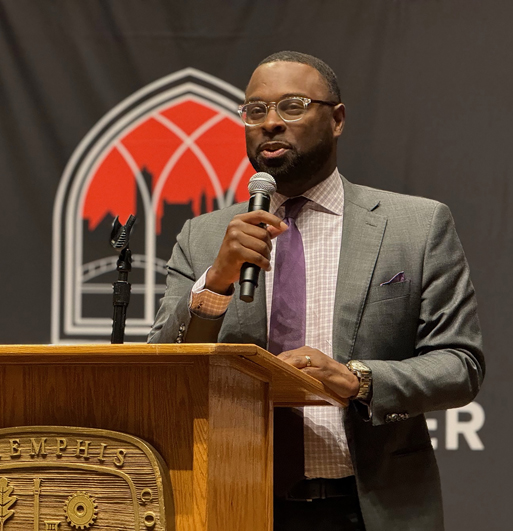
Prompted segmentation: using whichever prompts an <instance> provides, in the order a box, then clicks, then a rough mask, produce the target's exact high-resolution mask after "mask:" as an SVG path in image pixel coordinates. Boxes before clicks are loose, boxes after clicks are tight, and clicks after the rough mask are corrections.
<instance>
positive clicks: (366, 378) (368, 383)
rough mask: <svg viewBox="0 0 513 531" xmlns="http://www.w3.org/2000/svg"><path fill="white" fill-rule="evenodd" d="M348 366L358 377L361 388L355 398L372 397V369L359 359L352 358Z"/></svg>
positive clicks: (364, 398)
mask: <svg viewBox="0 0 513 531" xmlns="http://www.w3.org/2000/svg"><path fill="white" fill-rule="evenodd" d="M346 367H347V368H348V369H349V370H350V371H351V372H352V373H353V374H354V375H355V376H356V377H357V378H358V380H359V382H360V389H359V391H358V394H357V395H356V396H355V397H353V400H367V399H368V398H369V397H370V393H371V389H372V370H371V369H369V367H367V365H365V363H362V362H361V361H358V360H350V361H348V362H347V364H346Z"/></svg>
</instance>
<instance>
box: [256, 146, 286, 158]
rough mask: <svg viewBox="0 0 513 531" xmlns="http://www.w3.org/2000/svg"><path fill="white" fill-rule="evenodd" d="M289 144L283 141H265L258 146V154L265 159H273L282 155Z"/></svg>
mask: <svg viewBox="0 0 513 531" xmlns="http://www.w3.org/2000/svg"><path fill="white" fill-rule="evenodd" d="M289 149H290V146H289V145H288V144H285V143H284V142H266V143H265V144H262V145H261V146H260V154H261V155H262V156H264V157H265V158H267V159H274V158H277V157H281V156H282V155H284V154H285V153H286V152H287V151H288V150H289Z"/></svg>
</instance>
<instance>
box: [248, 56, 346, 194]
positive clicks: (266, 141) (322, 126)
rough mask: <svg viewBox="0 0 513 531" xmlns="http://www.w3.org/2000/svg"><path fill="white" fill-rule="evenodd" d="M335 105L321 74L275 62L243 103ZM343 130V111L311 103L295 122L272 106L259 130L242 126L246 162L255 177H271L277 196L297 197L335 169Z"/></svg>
mask: <svg viewBox="0 0 513 531" xmlns="http://www.w3.org/2000/svg"><path fill="white" fill-rule="evenodd" d="M290 96H304V97H306V98H311V99H316V100H323V101H333V97H332V96H330V94H329V91H328V87H327V86H326V83H325V81H324V79H323V78H322V76H321V75H320V74H319V72H318V71H317V70H316V69H315V68H313V67H311V66H309V65H305V64H301V63H289V62H283V61H279V62H275V63H267V64H264V65H261V66H259V67H258V68H257V69H256V70H255V72H254V73H253V75H252V77H251V79H250V81H249V84H248V87H247V89H246V103H249V102H252V101H264V102H267V103H269V102H278V101H280V100H281V99H283V98H285V97H290ZM343 126H344V106H343V105H342V104H340V105H338V106H337V107H330V106H328V105H320V104H316V103H312V104H310V105H309V106H308V109H307V111H306V114H305V115H304V116H303V117H302V118H301V120H299V121H296V122H286V121H284V120H282V119H281V118H280V116H279V115H278V114H277V112H276V108H275V107H274V106H273V107H272V108H271V109H269V112H268V114H267V117H266V120H265V122H264V123H262V124H258V125H253V126H246V149H247V154H248V158H249V160H250V162H251V164H252V165H253V167H254V168H255V170H257V171H265V172H268V173H270V174H271V175H272V176H273V177H274V178H275V179H276V183H277V185H278V191H279V192H280V193H282V194H284V195H287V196H295V195H301V194H302V193H303V192H305V191H306V190H308V189H309V188H311V187H312V186H315V185H316V184H318V183H319V182H321V181H323V180H324V179H326V178H327V177H329V175H330V174H331V173H332V172H333V170H334V169H335V166H336V139H337V138H338V137H339V136H340V134H341V133H342V129H343Z"/></svg>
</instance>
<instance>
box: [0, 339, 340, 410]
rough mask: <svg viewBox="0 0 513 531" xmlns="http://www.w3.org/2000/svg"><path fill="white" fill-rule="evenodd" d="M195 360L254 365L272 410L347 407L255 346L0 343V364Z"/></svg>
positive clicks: (141, 362)
mask: <svg viewBox="0 0 513 531" xmlns="http://www.w3.org/2000/svg"><path fill="white" fill-rule="evenodd" d="M196 356H221V357H228V358H230V357H232V356H233V357H236V358H238V359H239V360H242V362H243V363H248V364H256V365H258V366H260V367H261V368H263V369H264V370H266V371H267V372H268V373H269V375H270V379H271V380H272V386H271V388H272V397H273V401H274V405H275V406H304V405H330V404H331V405H334V406H338V407H345V406H347V403H348V402H347V400H345V399H342V398H340V397H339V396H338V395H337V394H336V393H334V392H333V391H331V390H330V389H329V388H327V387H326V386H325V385H324V384H322V383H321V382H319V381H318V380H316V379H315V378H312V377H311V376H308V375H306V374H304V373H303V372H302V371H300V370H298V369H296V368H295V367H292V366H291V365H288V364H287V363H285V362H283V361H281V360H279V359H278V358H277V357H276V356H273V355H272V354H270V353H269V352H267V351H266V350H264V349H262V348H260V347H257V346H256V345H240V344H228V343H182V344H145V343H125V344H123V345H111V344H99V343H95V344H70V345H0V366H2V365H12V364H20V365H34V364H37V365H53V364H60V365H62V364H69V365H76V364H79V365H83V364H85V365H88V364H99V365H104V364H118V363H123V364H125V365H126V364H160V363H164V364H169V363H177V362H180V363H186V362H187V361H189V362H193V359H191V358H194V357H196Z"/></svg>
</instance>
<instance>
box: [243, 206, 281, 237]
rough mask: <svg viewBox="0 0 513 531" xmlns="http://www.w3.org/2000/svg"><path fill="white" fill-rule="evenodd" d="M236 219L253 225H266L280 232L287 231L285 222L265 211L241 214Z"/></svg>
mask: <svg viewBox="0 0 513 531" xmlns="http://www.w3.org/2000/svg"><path fill="white" fill-rule="evenodd" d="M236 218H238V219H240V220H241V221H244V222H245V223H250V224H252V225H260V224H261V223H263V224H264V225H270V226H271V227H274V228H275V229H277V230H278V231H280V232H283V231H285V230H287V224H286V223H285V222H284V221H282V220H281V219H280V218H279V217H277V216H275V215H274V214H271V213H270V212H266V211H265V210H256V211H255V212H247V213H245V214H239V215H238V216H235V218H234V219H236Z"/></svg>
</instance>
